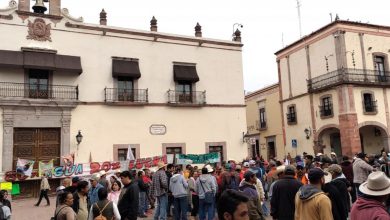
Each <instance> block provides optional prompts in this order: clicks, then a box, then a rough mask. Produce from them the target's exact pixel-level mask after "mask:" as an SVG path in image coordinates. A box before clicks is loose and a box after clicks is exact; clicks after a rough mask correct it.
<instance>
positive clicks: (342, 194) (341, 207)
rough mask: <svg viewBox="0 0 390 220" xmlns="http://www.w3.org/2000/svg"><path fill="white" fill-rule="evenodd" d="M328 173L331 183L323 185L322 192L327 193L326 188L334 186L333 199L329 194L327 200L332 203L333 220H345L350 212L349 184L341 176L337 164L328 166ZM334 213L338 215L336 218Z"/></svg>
mask: <svg viewBox="0 0 390 220" xmlns="http://www.w3.org/2000/svg"><path fill="white" fill-rule="evenodd" d="M328 173H329V174H330V176H331V177H332V181H330V182H329V183H326V184H325V185H324V188H323V191H324V192H327V190H326V188H327V187H328V186H330V185H332V186H334V188H335V189H336V190H337V191H335V192H336V194H335V197H334V198H332V196H333V195H331V194H330V193H329V198H330V200H331V202H332V212H333V218H334V219H335V220H336V219H346V218H347V217H348V213H349V211H350V210H351V207H350V202H351V200H350V198H349V193H348V187H350V186H351V184H350V183H349V181H348V180H347V179H346V178H345V176H344V175H343V172H342V169H341V166H340V165H338V164H332V165H330V166H329V168H328ZM334 200H337V201H334ZM340 202H341V203H340ZM335 209H336V210H335ZM336 213H337V214H338V216H335V215H336Z"/></svg>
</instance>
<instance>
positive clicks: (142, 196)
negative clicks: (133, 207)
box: [138, 192, 146, 215]
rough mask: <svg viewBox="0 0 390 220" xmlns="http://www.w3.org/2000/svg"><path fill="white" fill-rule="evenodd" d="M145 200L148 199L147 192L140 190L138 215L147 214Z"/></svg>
mask: <svg viewBox="0 0 390 220" xmlns="http://www.w3.org/2000/svg"><path fill="white" fill-rule="evenodd" d="M145 200H146V192H139V206H138V215H144V214H145V211H146V209H145V205H144V204H145Z"/></svg>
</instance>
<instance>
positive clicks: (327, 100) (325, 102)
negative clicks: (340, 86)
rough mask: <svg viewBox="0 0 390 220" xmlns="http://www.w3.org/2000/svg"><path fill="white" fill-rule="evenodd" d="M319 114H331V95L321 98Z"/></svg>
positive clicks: (327, 115)
mask: <svg viewBox="0 0 390 220" xmlns="http://www.w3.org/2000/svg"><path fill="white" fill-rule="evenodd" d="M320 115H321V117H329V116H333V105H332V100H331V97H329V96H327V97H324V98H322V99H321V106H320Z"/></svg>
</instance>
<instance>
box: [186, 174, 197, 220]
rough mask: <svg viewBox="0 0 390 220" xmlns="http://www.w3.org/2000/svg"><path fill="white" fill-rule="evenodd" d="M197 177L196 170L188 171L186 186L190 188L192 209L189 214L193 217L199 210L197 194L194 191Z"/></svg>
mask: <svg viewBox="0 0 390 220" xmlns="http://www.w3.org/2000/svg"><path fill="white" fill-rule="evenodd" d="M198 177H199V173H198V171H193V172H192V173H190V178H189V179H188V187H189V188H190V193H191V201H192V209H191V216H192V217H193V218H195V217H196V216H197V215H198V210H199V196H198V194H197V193H196V180H197V179H198Z"/></svg>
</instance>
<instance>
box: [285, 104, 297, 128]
mask: <svg viewBox="0 0 390 220" xmlns="http://www.w3.org/2000/svg"><path fill="white" fill-rule="evenodd" d="M287 123H288V124H296V123H297V115H296V111H295V105H290V106H288V107H287Z"/></svg>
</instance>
